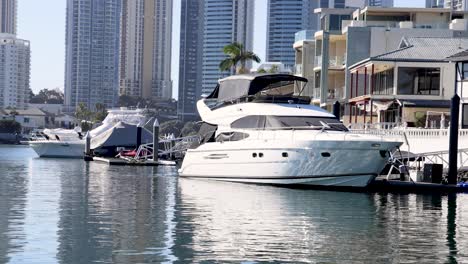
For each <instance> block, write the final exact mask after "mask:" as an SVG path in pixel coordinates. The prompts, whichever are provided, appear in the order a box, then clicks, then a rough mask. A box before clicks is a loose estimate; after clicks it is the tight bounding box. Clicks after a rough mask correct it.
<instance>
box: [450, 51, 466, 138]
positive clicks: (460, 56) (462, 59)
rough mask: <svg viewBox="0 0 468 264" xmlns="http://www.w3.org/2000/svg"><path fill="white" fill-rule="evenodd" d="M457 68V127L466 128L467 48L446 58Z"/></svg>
mask: <svg viewBox="0 0 468 264" xmlns="http://www.w3.org/2000/svg"><path fill="white" fill-rule="evenodd" d="M446 60H447V61H449V62H450V63H452V64H455V65H454V67H455V69H456V70H457V94H458V95H459V96H460V119H459V120H460V121H459V124H460V126H459V128H461V129H468V85H467V82H468V49H467V50H463V51H460V52H459V53H457V54H454V55H452V56H450V57H448V58H447V59H446Z"/></svg>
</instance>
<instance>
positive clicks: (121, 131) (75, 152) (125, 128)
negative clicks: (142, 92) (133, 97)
mask: <svg viewBox="0 0 468 264" xmlns="http://www.w3.org/2000/svg"><path fill="white" fill-rule="evenodd" d="M146 121H148V120H147V118H146V115H145V113H144V109H127V108H119V109H111V110H109V111H108V115H107V116H106V118H105V119H104V121H103V122H102V124H101V125H100V126H98V127H96V128H94V129H93V130H91V131H89V133H90V134H91V149H93V150H94V151H95V152H96V153H98V152H99V153H101V154H106V153H110V154H113V151H112V150H114V149H115V148H116V147H131V146H134V145H135V142H136V127H137V126H138V125H144V124H145V122H146ZM150 138H151V139H152V134H151V133H150V132H149V131H147V130H145V129H143V133H142V143H148V142H147V141H148V140H149V139H150ZM85 143H86V141H85V135H84V133H82V132H81V128H79V127H77V128H75V129H61V128H59V129H44V130H43V131H42V132H40V133H36V135H35V136H33V137H32V138H31V140H30V141H28V144H29V146H30V147H31V148H32V149H33V150H34V151H35V152H36V153H37V155H38V156H39V157H53V158H82V157H83V156H84V151H85Z"/></svg>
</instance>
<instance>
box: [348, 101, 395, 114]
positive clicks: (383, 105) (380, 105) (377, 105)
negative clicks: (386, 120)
mask: <svg viewBox="0 0 468 264" xmlns="http://www.w3.org/2000/svg"><path fill="white" fill-rule="evenodd" d="M394 103H397V102H396V101H395V100H391V101H380V100H372V107H373V108H372V111H373V112H380V111H386V110H388V109H389V108H390V106H392V105H393V104H394ZM356 105H357V106H358V107H359V109H361V110H364V105H365V108H366V111H367V112H370V110H371V101H366V102H359V103H356Z"/></svg>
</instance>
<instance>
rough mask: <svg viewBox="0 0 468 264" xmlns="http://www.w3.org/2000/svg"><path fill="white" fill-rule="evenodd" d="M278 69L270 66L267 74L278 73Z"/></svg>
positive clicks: (276, 66)
mask: <svg viewBox="0 0 468 264" xmlns="http://www.w3.org/2000/svg"><path fill="white" fill-rule="evenodd" d="M278 71H279V67H278V65H272V66H271V68H270V69H269V70H268V73H278Z"/></svg>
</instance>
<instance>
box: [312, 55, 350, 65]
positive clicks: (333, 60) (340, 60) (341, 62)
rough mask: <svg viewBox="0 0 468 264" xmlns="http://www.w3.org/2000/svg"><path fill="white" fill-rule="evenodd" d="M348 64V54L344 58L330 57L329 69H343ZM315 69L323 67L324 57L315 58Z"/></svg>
mask: <svg viewBox="0 0 468 264" xmlns="http://www.w3.org/2000/svg"><path fill="white" fill-rule="evenodd" d="M345 64H346V54H345V55H343V56H330V59H329V61H328V67H335V68H336V67H337V68H341V67H343V66H345ZM314 65H315V67H322V56H315V60H314Z"/></svg>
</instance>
